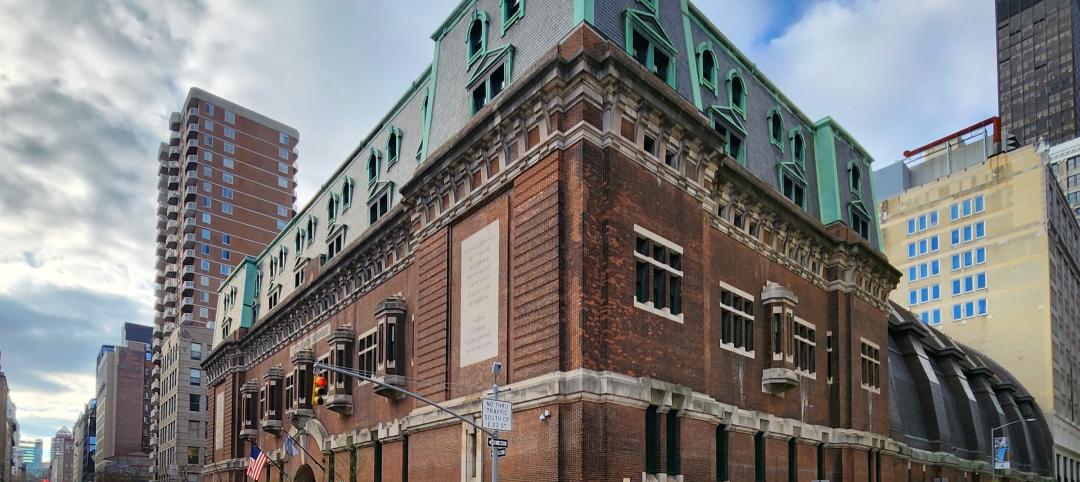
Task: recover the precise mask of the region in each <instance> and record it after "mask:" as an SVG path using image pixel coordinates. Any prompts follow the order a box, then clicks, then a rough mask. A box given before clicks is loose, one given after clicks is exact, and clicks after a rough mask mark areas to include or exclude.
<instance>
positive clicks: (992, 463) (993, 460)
mask: <svg viewBox="0 0 1080 482" xmlns="http://www.w3.org/2000/svg"><path fill="white" fill-rule="evenodd" d="M1034 421H1035V419H1034V418H1023V419H1020V420H1013V421H1011V422H1009V423H1007V424H1005V425H1000V426H997V427H994V428H992V429H990V440H989V444H990V482H994V469H995V466H996V465H997V457H995V454H994V433H996V432H997V431H998V430H1001V429H1004V428H1005V427H1008V426H1009V425H1013V424H1016V423H1020V422H1034Z"/></svg>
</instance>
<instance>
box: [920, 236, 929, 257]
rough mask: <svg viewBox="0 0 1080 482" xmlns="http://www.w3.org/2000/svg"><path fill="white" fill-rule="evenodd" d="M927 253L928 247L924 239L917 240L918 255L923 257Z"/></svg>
mask: <svg viewBox="0 0 1080 482" xmlns="http://www.w3.org/2000/svg"><path fill="white" fill-rule="evenodd" d="M927 252H928V245H927V243H926V240H925V239H920V240H919V255H920V256H921V255H924V254H926V253H927Z"/></svg>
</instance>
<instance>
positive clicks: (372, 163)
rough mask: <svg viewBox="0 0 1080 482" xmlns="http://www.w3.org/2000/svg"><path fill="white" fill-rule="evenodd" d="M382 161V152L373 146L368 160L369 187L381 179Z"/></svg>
mask: <svg viewBox="0 0 1080 482" xmlns="http://www.w3.org/2000/svg"><path fill="white" fill-rule="evenodd" d="M381 163H382V152H379V150H378V149H376V148H374V147H372V148H371V153H370V154H368V160H367V175H368V186H369V187H370V186H374V185H375V183H376V182H377V181H378V180H379V171H380V170H381V169H380V168H381V166H380V164H381Z"/></svg>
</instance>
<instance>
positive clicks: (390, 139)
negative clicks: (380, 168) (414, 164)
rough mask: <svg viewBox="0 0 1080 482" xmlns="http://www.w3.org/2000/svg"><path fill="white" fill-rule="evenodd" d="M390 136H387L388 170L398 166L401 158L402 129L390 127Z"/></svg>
mask: <svg viewBox="0 0 1080 482" xmlns="http://www.w3.org/2000/svg"><path fill="white" fill-rule="evenodd" d="M388 130H389V131H390V134H389V135H387V136H386V168H387V169H389V168H390V166H393V165H394V164H397V161H398V158H400V157H401V129H398V128H397V127H394V126H390V128H389V129H388Z"/></svg>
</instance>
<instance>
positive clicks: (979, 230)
mask: <svg viewBox="0 0 1080 482" xmlns="http://www.w3.org/2000/svg"><path fill="white" fill-rule="evenodd" d="M985 236H986V224H985V223H984V222H982V221H979V222H977V223H975V239H982V238H983V237H985Z"/></svg>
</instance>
